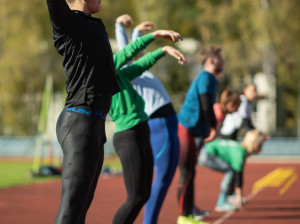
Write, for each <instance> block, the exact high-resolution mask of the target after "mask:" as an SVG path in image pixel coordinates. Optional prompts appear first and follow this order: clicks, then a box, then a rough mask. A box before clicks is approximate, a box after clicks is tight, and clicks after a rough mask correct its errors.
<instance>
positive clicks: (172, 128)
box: [144, 115, 179, 224]
mask: <svg viewBox="0 0 300 224" xmlns="http://www.w3.org/2000/svg"><path fill="white" fill-rule="evenodd" d="M148 124H149V127H150V138H151V146H152V151H153V157H154V173H155V178H154V182H153V183H152V188H151V196H150V198H149V200H148V201H147V203H146V206H145V214H144V224H156V223H157V219H158V215H159V211H160V209H161V207H162V204H163V201H164V199H165V196H166V194H167V190H168V188H169V186H170V184H171V182H172V179H173V176H174V173H175V171H176V167H177V164H178V158H179V141H178V135H177V128H178V121H177V117H176V115H172V116H168V117H165V118H154V119H150V120H149V121H148Z"/></svg>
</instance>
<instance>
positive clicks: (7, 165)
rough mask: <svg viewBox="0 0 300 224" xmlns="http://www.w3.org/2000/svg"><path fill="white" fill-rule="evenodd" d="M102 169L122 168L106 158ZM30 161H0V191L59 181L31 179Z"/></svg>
mask: <svg viewBox="0 0 300 224" xmlns="http://www.w3.org/2000/svg"><path fill="white" fill-rule="evenodd" d="M103 167H107V168H109V169H110V170H112V171H121V170H122V167H121V164H120V161H119V159H117V158H108V159H105V160H104V164H103ZM31 168H32V161H14V160H11V161H9V160H8V161H7V160H4V161H1V160H0V189H3V188H8V187H13V186H21V185H27V184H31V183H36V182H45V181H49V180H54V179H59V178H60V177H32V176H31V175H30V170H31Z"/></svg>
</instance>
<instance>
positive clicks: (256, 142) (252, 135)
mask: <svg viewBox="0 0 300 224" xmlns="http://www.w3.org/2000/svg"><path fill="white" fill-rule="evenodd" d="M264 140H265V138H264V136H263V134H262V133H260V132H259V131H258V130H256V129H254V130H250V131H248V132H247V133H246V135H245V137H244V140H243V142H242V146H243V147H246V149H247V152H248V154H249V155H252V154H255V153H257V151H256V148H257V147H258V146H260V145H261V144H262V143H263V142H264Z"/></svg>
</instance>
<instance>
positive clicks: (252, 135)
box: [199, 130, 267, 212]
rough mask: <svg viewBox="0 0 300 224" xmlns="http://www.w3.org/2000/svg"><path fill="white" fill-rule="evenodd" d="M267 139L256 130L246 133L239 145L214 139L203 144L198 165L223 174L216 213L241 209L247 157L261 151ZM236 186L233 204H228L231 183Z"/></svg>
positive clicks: (226, 140)
mask: <svg viewBox="0 0 300 224" xmlns="http://www.w3.org/2000/svg"><path fill="white" fill-rule="evenodd" d="M266 139H267V136H266V135H263V134H262V133H260V132H259V131H258V130H251V131H248V132H247V133H246V135H245V137H244V140H243V142H242V143H241V144H240V143H239V142H237V141H234V140H230V139H216V140H214V141H211V142H208V143H206V144H205V146H204V148H203V149H202V150H201V153H200V156H199V163H200V164H201V165H203V166H205V167H208V168H210V169H212V170H216V171H218V172H222V173H225V175H224V177H223V180H222V182H221V186H220V189H221V192H220V195H219V197H218V201H217V204H216V207H215V210H216V211H218V212H227V211H233V210H236V209H237V208H242V206H243V203H242V198H243V194H242V188H243V170H244V166H245V162H246V159H247V157H249V156H251V155H254V154H257V153H259V152H260V151H261V149H262V146H263V143H264V141H265V140H266ZM232 182H234V183H235V184H236V188H235V193H236V199H235V204H231V203H229V202H228V199H227V198H228V191H230V190H231V189H230V188H231V183H232Z"/></svg>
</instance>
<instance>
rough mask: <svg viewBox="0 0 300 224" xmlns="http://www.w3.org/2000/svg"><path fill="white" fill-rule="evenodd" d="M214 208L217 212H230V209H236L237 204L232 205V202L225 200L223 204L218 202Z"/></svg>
mask: <svg viewBox="0 0 300 224" xmlns="http://www.w3.org/2000/svg"><path fill="white" fill-rule="evenodd" d="M215 210H216V211H217V212H230V211H234V210H237V206H235V205H233V204H230V203H228V202H225V203H223V204H218V205H217V206H216V207H215Z"/></svg>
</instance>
